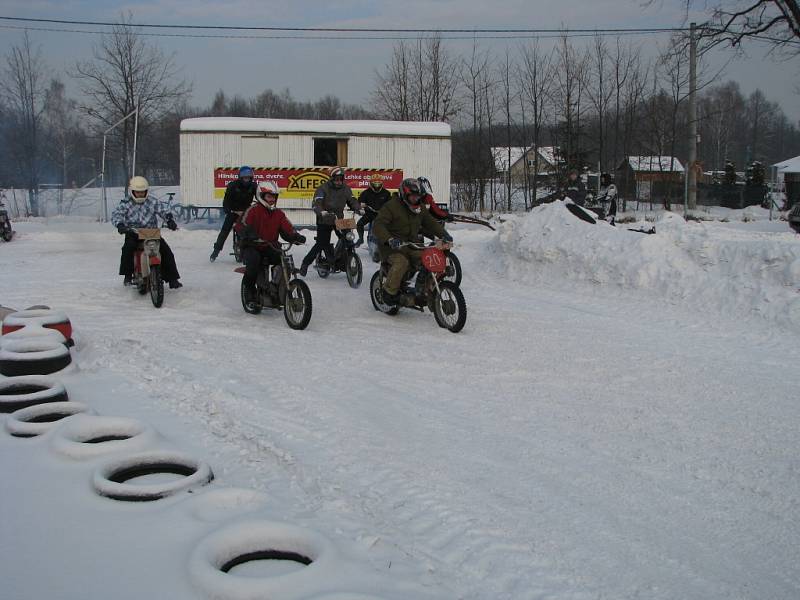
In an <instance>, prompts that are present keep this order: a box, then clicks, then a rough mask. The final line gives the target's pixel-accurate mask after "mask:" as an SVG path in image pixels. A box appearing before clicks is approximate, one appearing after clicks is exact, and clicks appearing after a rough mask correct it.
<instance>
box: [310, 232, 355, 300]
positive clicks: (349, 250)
mask: <svg viewBox="0 0 800 600" xmlns="http://www.w3.org/2000/svg"><path fill="white" fill-rule="evenodd" d="M355 228H356V220H355V219H336V235H337V237H338V238H339V240H338V241H337V242H336V247H335V248H334V249H333V264H330V263H329V262H328V260H327V259H326V258H325V257H324V256H323V255H322V254H319V255H318V256H317V260H316V261H315V262H314V268H315V269H316V270H317V274H318V275H319V276H320V277H322V278H323V279H325V278H326V277H328V276H329V275H330V274H331V273H341V272H342V271H344V272H345V273H346V274H347V283H348V284H350V287H351V288H354V289H355V288H357V287H359V286H360V285H361V280H362V279H363V277H364V267H363V265H362V264H361V258H359V256H358V254H357V253H356V236H355V233H354V232H353V230H354V229H355Z"/></svg>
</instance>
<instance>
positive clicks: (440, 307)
mask: <svg viewBox="0 0 800 600" xmlns="http://www.w3.org/2000/svg"><path fill="white" fill-rule="evenodd" d="M433 316H434V317H436V323H437V324H438V325H439V327H442V328H444V329H447V330H449V331H452V332H453V333H458V332H459V331H461V330H462V329H463V328H464V324H465V323H466V322H467V303H466V301H465V300H464V294H462V293H461V288H459V287H457V286H455V285H453V283H452V282H450V281H441V282H439V293H438V294H436V296H435V298H434V300H433Z"/></svg>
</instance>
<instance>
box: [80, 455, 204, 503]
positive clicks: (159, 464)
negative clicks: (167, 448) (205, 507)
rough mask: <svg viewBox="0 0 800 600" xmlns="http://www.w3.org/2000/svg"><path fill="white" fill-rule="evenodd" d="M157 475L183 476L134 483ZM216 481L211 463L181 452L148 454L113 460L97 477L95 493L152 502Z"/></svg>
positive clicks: (123, 499) (100, 469)
mask: <svg viewBox="0 0 800 600" xmlns="http://www.w3.org/2000/svg"><path fill="white" fill-rule="evenodd" d="M154 473H172V474H175V475H182V476H183V477H182V478H181V479H177V480H175V481H169V482H164V483H151V484H145V485H136V484H131V483H127V482H128V481H130V480H131V479H134V478H136V477H141V476H143V475H151V474H154ZM213 479H214V473H213V472H212V471H211V467H210V466H209V465H208V463H206V462H203V461H200V460H196V459H194V458H192V457H191V456H188V455H186V454H182V453H179V452H146V453H142V454H135V455H132V456H126V457H125V458H120V459H114V460H112V461H110V462H108V463H106V464H105V465H103V466H101V467H100V468H99V469H97V471H95V473H94V477H93V478H92V483H93V485H94V489H95V491H96V492H97V493H98V494H100V495H101V496H105V497H106V498H111V499H112V500H122V501H127V502H152V501H153V500H160V499H161V498H166V497H167V496H172V495H174V494H177V493H179V492H184V491H188V490H191V489H192V488H195V487H199V486H203V485H206V484H207V483H209V482H210V481H212V480H213Z"/></svg>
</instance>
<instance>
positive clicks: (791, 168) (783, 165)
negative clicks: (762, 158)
mask: <svg viewBox="0 0 800 600" xmlns="http://www.w3.org/2000/svg"><path fill="white" fill-rule="evenodd" d="M772 166H773V167H777V168H778V173H800V156H795V157H794V158H789V159H787V160H784V161H782V162H779V163H775V164H774V165H772Z"/></svg>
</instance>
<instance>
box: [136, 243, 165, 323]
mask: <svg viewBox="0 0 800 600" xmlns="http://www.w3.org/2000/svg"><path fill="white" fill-rule="evenodd" d="M131 232H132V233H135V234H136V235H137V236H138V237H139V245H138V246H137V247H136V253H135V254H134V256H133V279H132V282H131V283H132V284H133V285H135V286H136V289H137V290H139V293H140V294H141V295H142V296H144V295H145V294H147V293H148V292H149V293H150V300H151V301H152V302H153V306H155V307H156V308H161V305H162V304H163V303H164V279H163V278H162V277H161V230H160V229H131Z"/></svg>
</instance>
